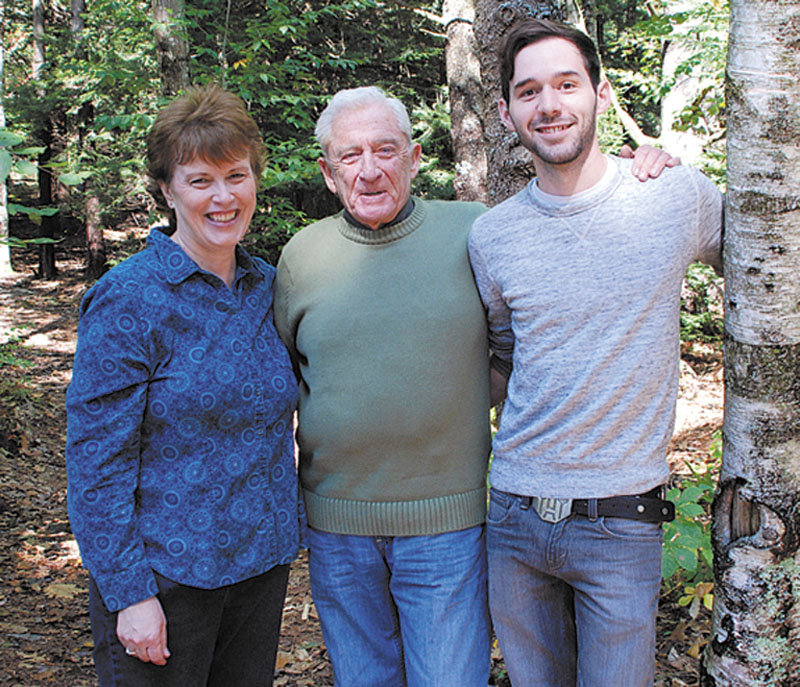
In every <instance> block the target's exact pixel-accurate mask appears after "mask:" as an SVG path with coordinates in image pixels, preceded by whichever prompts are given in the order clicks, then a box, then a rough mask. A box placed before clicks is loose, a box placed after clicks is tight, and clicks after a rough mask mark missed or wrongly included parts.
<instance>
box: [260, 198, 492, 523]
mask: <svg viewBox="0 0 800 687" xmlns="http://www.w3.org/2000/svg"><path fill="white" fill-rule="evenodd" d="M484 210H485V208H484V207H483V206H482V205H480V204H479V203H461V202H445V201H432V202H427V201H422V200H419V199H415V207H414V212H413V213H412V214H411V215H410V216H409V217H408V218H407V219H405V220H403V221H402V222H399V223H398V224H395V225H392V226H389V227H384V228H381V229H378V230H370V229H362V228H358V227H355V226H353V225H352V224H350V223H348V222H347V221H346V220H345V219H344V218H343V216H342V213H339V214H338V215H335V216H333V217H328V218H326V219H324V220H321V221H319V222H316V223H315V224H312V225H311V226H309V227H307V228H305V229H303V230H302V231H300V232H299V233H298V234H297V235H295V236H294V237H293V238H292V240H291V241H289V243H288V244H287V245H286V247H285V248H284V250H283V254H282V256H281V259H280V261H279V263H278V274H277V278H276V282H275V321H276V325H277V327H278V332H279V333H280V335H281V338H282V339H283V341H284V343H285V344H286V346H287V347H288V348H289V352H290V354H291V356H292V359H293V361H294V364H295V367H296V370H297V374H298V377H299V379H300V405H299V415H298V434H297V441H298V444H299V447H300V477H301V481H302V485H303V489H304V493H305V499H306V507H307V510H308V519H309V522H310V524H311V526H312V527H315V528H317V529H320V530H323V531H327V532H336V533H340V534H360V535H373V536H378V535H383V536H404V535H423V534H436V533H439V532H448V531H454V530H459V529H464V528H467V527H471V526H473V525H477V524H480V523H482V522H483V519H484V515H485V511H486V495H485V488H486V464H487V457H488V454H489V419H488V408H489V368H488V349H487V331H486V319H485V312H484V309H483V306H482V305H481V301H480V298H479V297H478V293H477V290H476V288H475V283H474V281H473V277H472V272H471V270H470V266H469V260H468V256H467V234H468V232H469V228H470V226H471V225H472V222H473V220H474V219H475V218H476V217H477V216H478V215H480V214H481V213H482V212H483V211H484Z"/></svg>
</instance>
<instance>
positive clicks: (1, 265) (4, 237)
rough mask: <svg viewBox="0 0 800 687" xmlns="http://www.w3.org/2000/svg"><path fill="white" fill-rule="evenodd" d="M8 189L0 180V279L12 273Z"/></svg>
mask: <svg viewBox="0 0 800 687" xmlns="http://www.w3.org/2000/svg"><path fill="white" fill-rule="evenodd" d="M4 28H5V0H0V128H3V127H5V125H6V110H5V106H4V105H3V98H4V97H5V81H4V77H3V75H4V71H3V68H4V64H5V63H4V60H5V52H4V50H5V35H4V33H5V32H4V30H3V29H4ZM9 165H10V161H9ZM8 236H9V234H8V187H7V186H6V180H5V179H2V180H0V277H5V276H8V275H10V274H13V273H14V270H13V268H12V267H11V247H10V246H9V245H8Z"/></svg>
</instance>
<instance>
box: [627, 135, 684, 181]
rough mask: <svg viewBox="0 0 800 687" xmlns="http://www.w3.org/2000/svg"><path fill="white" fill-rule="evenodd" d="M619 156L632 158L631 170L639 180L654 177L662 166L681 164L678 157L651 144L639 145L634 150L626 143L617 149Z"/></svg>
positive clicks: (661, 169) (662, 168)
mask: <svg viewBox="0 0 800 687" xmlns="http://www.w3.org/2000/svg"><path fill="white" fill-rule="evenodd" d="M619 156H620V157H625V158H629V159H630V158H633V167H632V168H631V172H632V173H633V175H634V176H635V177H636V178H637V179H638V180H639V181H647V180H648V179H655V178H656V177H657V176H658V175H659V174H661V172H663V171H664V167H677V166H678V165H679V164H681V159H680V158H679V157H673V156H672V155H670V154H669V153H668V152H666V151H664V150H659V149H658V148H654V147H653V146H651V145H648V144H646V143H645V144H644V145H642V146H639V147H638V148H637V149H636V151H635V152H634V150H633V149H632V148H631V147H630V146H629V145H628V144H627V143H626V144H625V145H624V146H622V148H620V151H619Z"/></svg>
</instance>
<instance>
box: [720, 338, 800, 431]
mask: <svg viewBox="0 0 800 687" xmlns="http://www.w3.org/2000/svg"><path fill="white" fill-rule="evenodd" d="M725 363H726V365H725V383H726V386H727V388H728V389H729V390H730V391H731V392H733V393H734V394H736V395H737V396H741V397H742V398H747V399H750V400H763V401H767V402H769V403H777V404H784V405H786V406H788V408H787V410H789V413H788V414H789V415H794V418H793V420H792V421H790V422H789V423H788V424H789V425H790V427H787V428H786V429H787V430H789V429H791V425H792V424H794V425H795V430H794V432H789V437H791V436H792V435H793V434H797V433H798V432H799V431H800V430H798V429H797V428H796V425H797V419H798V415H800V375H798V374H797V370H798V369H800V344H793V345H787V346H753V345H751V344H744V343H741V342H739V341H736V340H734V339H732V338H730V337H726V340H725ZM792 410H794V413H792V412H791V411H792Z"/></svg>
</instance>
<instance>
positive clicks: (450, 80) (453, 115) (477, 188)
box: [442, 0, 488, 203]
mask: <svg viewBox="0 0 800 687" xmlns="http://www.w3.org/2000/svg"><path fill="white" fill-rule="evenodd" d="M442 14H443V19H444V22H445V27H446V30H447V51H446V61H447V86H448V90H449V93H450V135H451V136H452V139H453V156H454V158H455V170H456V176H455V181H454V182H453V185H454V187H455V190H456V196H457V197H458V199H459V200H479V201H482V202H484V203H485V202H486V201H487V199H488V188H487V186H486V141H485V140H484V137H483V122H482V121H481V113H482V107H483V99H482V95H483V90H482V85H481V67H480V62H479V61H478V57H477V55H476V54H475V38H474V35H473V29H472V27H473V24H474V21H475V0H445V2H444V6H443V8H442Z"/></svg>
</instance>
